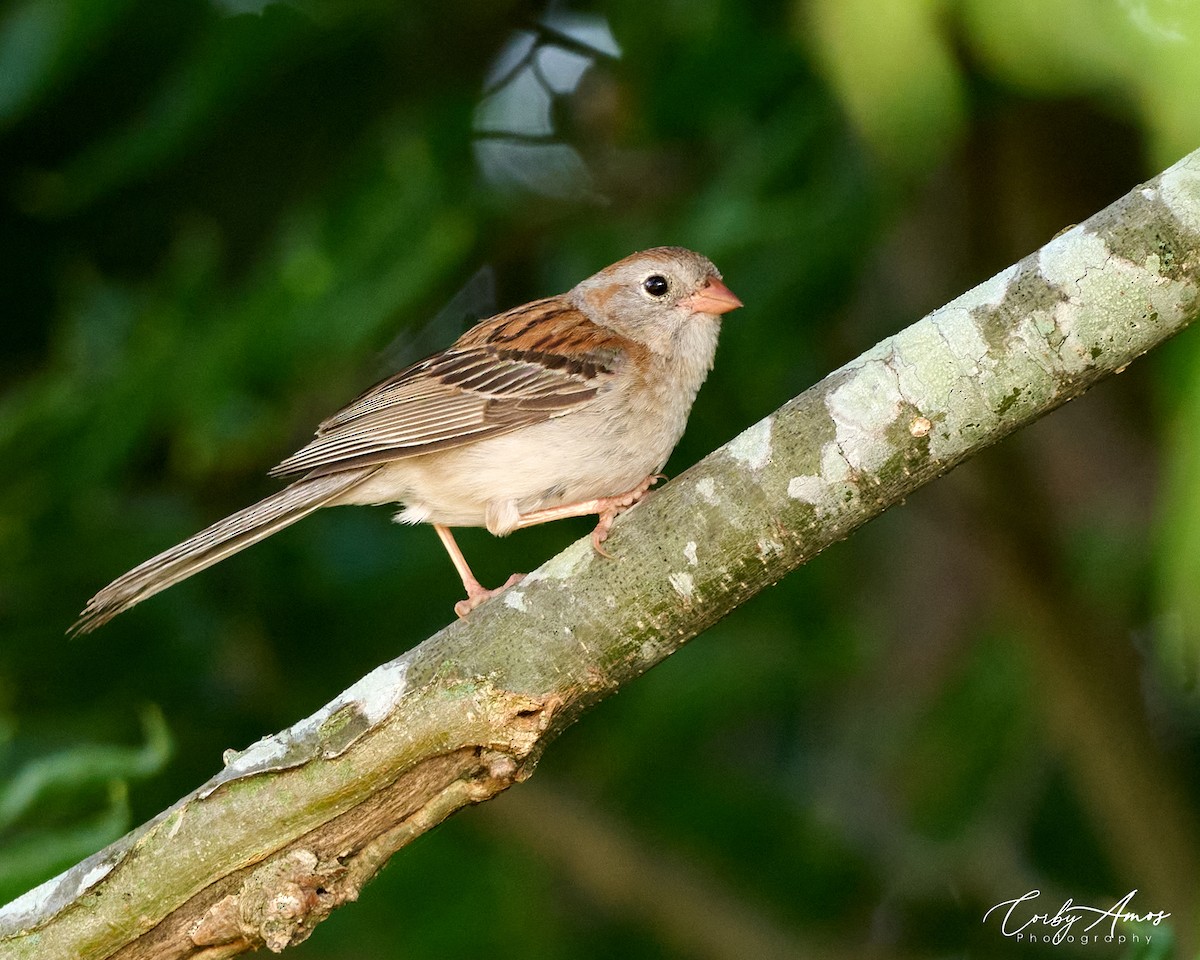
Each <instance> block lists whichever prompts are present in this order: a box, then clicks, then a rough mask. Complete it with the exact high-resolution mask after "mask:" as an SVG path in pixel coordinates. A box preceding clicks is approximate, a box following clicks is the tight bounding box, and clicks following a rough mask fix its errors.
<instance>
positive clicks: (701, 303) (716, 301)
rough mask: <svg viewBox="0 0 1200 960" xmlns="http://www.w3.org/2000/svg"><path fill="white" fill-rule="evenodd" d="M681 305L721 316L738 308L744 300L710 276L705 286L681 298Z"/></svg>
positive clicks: (693, 311)
mask: <svg viewBox="0 0 1200 960" xmlns="http://www.w3.org/2000/svg"><path fill="white" fill-rule="evenodd" d="M679 305H680V306H682V307H687V308H688V309H689V310H691V311H692V313H711V314H713V315H714V316H719V315H720V314H722V313H728V312H729V311H730V310H736V309H737V308H738V307H740V306H741V305H742V301H741V300H739V299H738V298H737V297H736V296H734V294H733V291H732V290H730V289H729V288H728V287H727V286H725V284H723V283H722V282H721V281H720V280H718V279H717V278H716V277H709V278H708V282H706V283H705V284H704V286H702V287H701V288H700V289H699V290H697V291H696V292H695V293H693V294H692V295H691V296H690V297H684V298H683V299H682V300H680V301H679Z"/></svg>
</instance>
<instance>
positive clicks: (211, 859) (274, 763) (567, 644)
mask: <svg viewBox="0 0 1200 960" xmlns="http://www.w3.org/2000/svg"><path fill="white" fill-rule="evenodd" d="M1198 310H1200V152H1197V153H1193V154H1191V155H1190V156H1188V157H1187V158H1185V159H1184V160H1183V161H1181V162H1180V163H1179V164H1177V165H1175V166H1174V167H1172V168H1171V169H1170V170H1168V171H1166V172H1165V173H1163V174H1162V175H1160V176H1159V177H1157V178H1155V179H1154V180H1153V181H1151V182H1149V183H1147V184H1145V185H1143V186H1141V187H1139V188H1138V189H1136V190H1134V191H1133V192H1132V193H1130V194H1129V195H1127V196H1126V197H1124V198H1122V199H1121V200H1119V201H1118V202H1117V203H1115V204H1113V205H1112V206H1111V207H1109V208H1107V209H1106V210H1104V211H1102V212H1101V213H1099V214H1097V215H1096V216H1094V217H1092V218H1091V219H1090V220H1088V221H1087V222H1086V223H1084V224H1081V225H1079V226H1077V227H1074V228H1073V229H1071V230H1069V231H1067V232H1065V233H1063V234H1062V235H1060V236H1058V237H1056V238H1054V239H1053V240H1052V241H1051V242H1050V243H1048V244H1047V245H1046V246H1045V247H1043V248H1042V249H1041V250H1039V251H1038V252H1036V253H1035V254H1032V255H1031V256H1029V257H1026V258H1025V259H1024V260H1022V261H1021V262H1020V263H1018V264H1016V265H1014V266H1012V267H1010V268H1009V269H1007V270H1005V271H1003V272H1002V273H1000V274H999V275H997V276H996V277H994V278H992V279H991V280H989V281H987V282H986V283H984V284H981V285H980V286H979V287H976V288H975V289H974V290H972V291H970V292H969V293H966V294H964V295H963V296H961V297H959V298H958V299H957V300H955V301H954V302H953V303H950V304H949V305H947V306H945V307H943V308H941V309H939V310H936V311H934V312H933V313H932V314H930V315H929V316H927V317H925V318H924V319H923V320H921V321H919V322H918V323H916V324H914V325H913V326H911V327H909V328H907V329H906V330H903V331H901V332H900V333H898V334H896V335H895V336H894V337H891V338H889V339H887V340H885V341H883V342H882V343H880V344H878V345H877V346H875V347H874V348H872V349H871V350H869V351H867V353H865V354H863V355H862V356H861V357H859V358H858V359H856V360H854V361H852V362H851V363H849V364H847V365H846V366H845V367H843V368H841V369H840V370H837V371H835V372H834V373H832V374H830V375H829V376H828V377H826V378H825V379H824V380H823V381H821V382H820V383H819V384H817V385H816V386H814V387H812V388H811V389H809V390H807V391H805V392H804V393H802V394H801V395H800V396H798V397H796V398H795V399H794V400H792V401H790V402H789V403H787V404H785V405H784V406H783V407H782V408H780V409H779V410H778V411H776V412H775V413H774V414H772V415H771V416H769V417H767V418H766V419H764V420H762V421H760V422H759V423H757V424H755V425H754V426H752V427H750V428H749V429H748V430H746V431H745V432H744V433H742V434H741V435H740V436H738V437H735V438H734V439H733V440H731V441H730V442H729V443H728V444H726V445H725V446H724V447H722V448H720V449H719V450H717V451H715V452H714V453H713V454H711V455H710V456H708V457H707V458H706V459H705V460H703V461H702V462H701V463H699V464H697V465H696V466H695V467H693V468H692V469H691V470H689V471H687V472H686V473H685V474H683V475H682V476H681V477H679V478H678V479H677V480H676V481H675V482H674V483H672V484H670V485H668V486H667V487H666V488H665V489H664V490H663V491H662V492H661V493H659V494H658V495H657V496H655V497H653V498H652V499H650V500H649V501H647V502H646V503H644V504H641V505H639V506H638V507H636V508H635V509H633V510H631V511H630V512H629V513H628V514H627V515H625V516H623V517H622V518H621V519H620V520H619V521H618V523H617V524H616V526H615V527H614V530H613V535H612V538H611V540H610V541H609V545H610V548H611V550H612V552H613V553H614V554H615V555H616V556H617V557H618V558H619V559H617V560H616V561H611V560H606V559H604V558H601V557H598V556H597V555H596V554H595V553H594V552H593V551H592V549H591V547H590V545H589V544H588V542H587V541H586V540H583V541H580V542H579V543H576V544H574V545H573V546H571V547H569V548H567V549H566V550H565V551H563V552H562V553H561V554H559V555H558V556H557V557H555V558H553V559H552V560H550V561H549V562H547V563H546V564H544V565H543V566H542V567H541V568H540V569H539V570H537V571H535V572H534V573H532V574H530V575H529V576H528V577H527V578H526V579H525V581H524V582H523V583H521V584H520V585H519V586H517V587H515V588H512V589H510V590H508V591H507V592H506V593H505V594H504V595H503V596H501V597H499V598H497V599H496V600H494V601H492V602H490V603H488V604H486V605H484V606H483V607H481V608H480V609H479V610H477V611H475V612H474V613H473V614H472V615H471V617H470V619H469V620H467V621H462V622H458V623H454V624H452V625H450V626H449V627H447V628H446V629H444V630H442V631H441V632H440V633H438V634H436V635H435V636H433V637H431V638H429V639H428V640H426V641H425V642H424V643H422V644H421V645H420V646H418V647H416V648H415V649H413V650H411V651H409V652H408V653H406V654H404V655H403V656H401V657H399V658H397V659H396V660H394V661H392V662H390V663H387V664H384V665H383V666H381V667H379V668H378V669H376V670H375V671H373V672H372V673H371V674H369V675H368V676H367V677H365V678H363V679H362V680H361V681H359V682H358V683H357V684H355V685H354V686H353V687H351V688H350V689H349V690H347V691H346V692H345V693H343V694H342V695H341V696H340V697H338V698H337V699H336V700H335V701H333V702H332V703H331V704H329V705H328V706H326V707H325V708H323V709H322V710H321V711H319V712H318V713H317V714H315V715H314V716H312V717H310V718H308V719H306V720H303V721H301V722H300V723H298V724H296V725H295V726H293V727H292V728H291V729H289V730H286V731H284V732H283V733H280V734H278V735H276V736H273V737H268V738H266V739H264V740H261V741H259V742H258V743H256V744H254V745H253V746H251V747H250V748H249V749H247V750H245V751H243V752H241V753H234V754H232V755H230V756H228V757H227V758H226V766H225V768H224V769H223V770H222V771H221V772H220V773H219V774H217V775H216V776H215V777H214V778H213V779H212V780H210V781H209V782H208V783H207V784H205V785H204V786H203V787H201V788H200V789H198V790H196V791H195V792H194V793H192V794H190V795H188V796H186V797H184V798H183V799H182V800H180V801H179V802H178V803H176V804H175V805H174V806H173V807H171V808H170V809H169V810H167V811H164V812H163V813H162V814H160V815H159V816H158V817H156V818H154V819H153V820H152V821H150V822H149V823H147V824H145V825H143V826H142V827H140V828H138V829H137V830H135V831H133V832H132V833H130V834H129V835H128V836H126V837H125V838H123V839H122V840H120V841H118V842H117V843H116V844H114V845H112V846H111V847H109V848H108V849H106V850H104V851H101V852H100V853H98V854H96V855H95V856H93V857H90V858H88V859H87V860H85V861H84V862H83V863H81V864H79V865H77V866H76V867H74V868H72V869H71V870H69V871H67V872H66V873H64V874H63V875H62V876H60V877H58V878H56V879H55V880H52V881H49V882H48V883H46V884H43V885H42V886H41V887H39V888H37V889H36V890H33V891H31V892H30V893H29V894H26V895H25V896H24V897H21V898H19V899H18V900H16V901H14V902H13V903H12V904H10V905H9V906H8V907H6V908H4V910H2V911H0V955H2V956H4V957H34V956H36V957H38V958H47V957H78V958H99V957H110V956H118V957H122V958H134V957H138V958H145V957H156V958H166V957H185V956H202V957H205V958H214V957H225V956H232V955H234V954H236V953H239V952H241V951H243V950H246V949H250V948H252V947H255V946H259V945H262V944H266V945H267V946H268V947H270V948H271V949H273V950H280V949H282V948H283V947H284V946H286V945H288V944H289V943H295V942H298V941H299V940H302V939H303V938H304V937H306V936H307V935H308V933H309V932H310V931H311V930H312V928H313V926H314V925H315V924H316V923H318V922H319V921H320V920H321V919H323V918H324V917H325V916H326V915H328V913H329V912H330V911H332V910H333V909H334V908H335V907H337V906H339V905H340V904H342V903H344V902H346V901H348V900H353V899H355V898H356V897H357V895H358V891H359V889H360V888H361V886H362V884H363V883H365V882H366V881H367V880H368V879H370V877H371V876H373V875H374V873H375V872H376V871H377V870H378V869H379V868H380V866H381V865H382V864H383V863H384V862H385V861H386V860H387V859H388V857H389V856H391V854H392V853H394V852H395V851H396V850H397V849H399V848H400V847H402V846H404V845H405V844H406V843H408V842H409V841H410V840H411V839H412V838H413V837H415V836H418V835H419V834H421V833H423V832H424V831H425V830H428V829H429V828H430V827H432V826H434V825H436V824H437V823H439V822H440V821H441V820H442V819H444V818H445V817H446V816H448V815H449V814H451V813H453V812H454V811H455V810H457V809H459V808H460V807H462V806H465V805H467V804H469V803H477V802H480V801H482V800H486V799H488V798H490V797H492V796H494V795H495V794H496V793H498V792H500V791H502V790H504V789H506V788H507V787H508V786H510V785H512V784H513V783H515V782H517V781H519V780H521V779H523V778H524V777H526V776H527V775H528V774H529V773H530V772H531V770H532V768H533V764H534V763H535V762H536V760H537V758H538V756H539V755H540V753H541V751H542V750H543V749H544V748H545V746H546V745H547V743H548V742H549V741H550V740H551V739H553V737H554V736H556V735H557V734H558V733H560V732H561V731H562V730H563V729H564V728H565V727H566V726H567V725H568V724H570V723H571V722H572V721H573V720H574V719H575V718H576V717H577V716H579V714H580V713H581V712H582V711H584V710H585V709H587V708H588V707H590V706H592V705H593V704H595V703H597V702H599V701H600V700H602V699H604V698H605V697H606V696H608V695H609V694H611V693H613V692H614V691H616V690H617V689H618V688H619V687H620V686H621V685H622V684H624V683H627V682H629V681H630V680H632V679H634V678H635V677H637V676H639V675H640V674H642V673H644V672H645V671H646V670H648V669H650V668H651V667H652V666H654V665H655V664H657V663H658V662H660V661H661V660H663V659H664V658H666V657H667V656H669V655H670V654H671V653H673V652H674V651H675V650H677V649H678V648H679V647H680V646H682V645H683V644H684V643H686V642H687V640H689V639H690V638H691V637H693V636H695V635H696V634H697V633H699V632H700V631H702V630H703V629H704V628H706V627H707V626H709V625H710V624H712V623H714V622H715V621H717V620H719V619H720V618H722V617H723V616H725V615H726V614H727V613H729V612H730V611H731V610H733V609H734V608H735V607H737V606H738V605H739V604H740V603H742V602H743V601H744V600H746V599H747V598H748V597H750V596H752V595H753V594H755V593H757V592H758V591H759V590H762V589H763V588H764V587H766V586H768V585H770V584H772V583H774V582H776V581H777V580H779V579H780V578H781V577H783V576H784V575H785V574H786V573H787V572H788V571H790V570H793V569H794V568H796V567H797V566H799V565H800V564H802V563H804V562H805V561H807V560H809V559H810V558H812V557H814V556H816V554H818V553H820V552H821V551H822V550H824V549H825V548H826V547H827V546H829V545H830V544H832V543H834V542H836V541H837V540H840V539H842V538H843V537H846V536H848V535H849V534H850V533H851V532H853V531H854V530H855V529H857V528H858V527H860V526H861V525H862V524H864V523H866V522H867V521H868V520H870V519H872V518H873V517H875V516H877V515H878V514H880V513H881V512H882V511H884V510H886V509H887V508H888V507H890V506H892V505H894V504H896V503H899V502H901V501H903V500H904V498H905V497H907V496H908V495H909V494H911V493H912V492H913V491H914V490H916V489H917V488H918V487H920V486H921V485H922V484H924V483H927V482H929V481H930V480H932V479H934V478H935V477H937V476H939V475H940V474H942V473H945V472H946V471H947V470H949V469H951V468H952V467H954V466H955V465H956V464H958V463H961V462H962V461H963V460H965V459H967V458H968V457H970V456H971V455H973V454H974V453H976V452H978V451H979V450H981V449H983V448H984V447H986V446H988V445H990V444H992V443H995V442H996V441H997V440H999V439H1001V438H1002V437H1004V436H1006V435H1007V434H1009V433H1011V432H1012V431H1013V430H1016V429H1018V428H1019V427H1021V426H1023V425H1025V424H1028V423H1030V422H1032V421H1033V420H1036V419H1037V418H1038V417H1041V416H1043V415H1045V414H1046V413H1048V412H1050V411H1051V410H1053V409H1055V408H1056V407H1058V406H1060V405H1062V404H1063V403H1066V402H1067V401H1068V400H1071V399H1073V398H1074V397H1077V396H1079V395H1080V394H1082V393H1083V392H1084V391H1085V390H1087V388H1088V387H1090V386H1091V385H1092V384H1094V383H1095V382H1096V381H1098V380H1100V379H1102V378H1104V377H1107V376H1110V375H1111V374H1114V373H1119V372H1121V371H1122V370H1124V369H1125V367H1126V366H1127V365H1128V364H1129V363H1130V362H1131V361H1132V360H1134V359H1135V358H1136V357H1138V356H1140V355H1141V354H1143V353H1145V352H1146V351H1147V350H1149V349H1151V348H1152V347H1154V346H1156V345H1158V344H1159V343H1161V342H1163V341H1164V340H1166V339H1168V338H1169V337H1171V336H1172V335H1174V334H1175V333H1177V332H1178V331H1179V330H1181V329H1183V327H1184V326H1186V325H1187V324H1188V323H1189V322H1190V321H1191V320H1192V319H1193V318H1194V317H1195V316H1196V314H1197V312H1198ZM930 602H931V603H935V602H937V597H936V584H931V585H930ZM1185 832H1186V831H1185Z"/></svg>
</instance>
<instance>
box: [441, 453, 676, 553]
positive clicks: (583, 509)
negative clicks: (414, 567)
mask: <svg viewBox="0 0 1200 960" xmlns="http://www.w3.org/2000/svg"><path fill="white" fill-rule="evenodd" d="M665 479H666V477H664V476H663V475H662V474H661V473H656V474H654V475H653V476H649V477H647V478H646V479H645V480H643V481H642V482H641V483H639V484H638V485H637V486H636V487H634V488H633V489H632V490H626V491H625V492H624V493H618V494H617V495H616V496H614V497H600V498H599V499H598V500H583V501H581V502H580V503H567V504H563V505H562V506H561V507H547V508H546V509H545V510H534V511H533V512H532V513H526V514H522V515H521V519H520V521H519V522H518V523H517V527H518V529H519V528H521V527H532V526H534V525H535V524H539V523H548V522H550V521H551V520H563V519H565V518H566V517H586V516H588V515H589V514H593V513H596V514H599V515H600V522H599V523H597V524H596V529H594V530H593V531H592V547H593V548H594V549H595V551H596V552H597V553H598V554H600V555H601V556H603V557H609V556H611V554H610V553H609V552H608V551H607V550H605V549H604V547H602V546H601V544H602V543H604V541H605V540H607V539H608V531H609V528H610V527H612V525H613V521H614V520H616V519H617V517H618V515H620V514H622V513H624V512H625V511H626V510H628V509H629V508H630V507H632V506H633V505H634V504H635V503H637V502H638V501H639V500H641V499H642V497H644V496H645V495H646V491H648V490H649V489H650V488H651V487H652V486H654V484H655V483H657V482H658V481H659V480H665ZM460 572H461V571H460Z"/></svg>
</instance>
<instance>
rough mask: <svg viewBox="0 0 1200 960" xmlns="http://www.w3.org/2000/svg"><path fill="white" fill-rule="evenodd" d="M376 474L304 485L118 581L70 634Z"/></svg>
mask: <svg viewBox="0 0 1200 960" xmlns="http://www.w3.org/2000/svg"><path fill="white" fill-rule="evenodd" d="M374 472H375V470H374V468H370V467H368V468H365V469H361V470H347V471H344V472H340V473H334V474H329V475H327V476H324V477H314V478H313V479H311V480H300V481H297V482H296V483H293V484H292V485H291V486H289V487H285V488H284V489H283V490H280V491H279V492H278V493H275V494H272V495H271V496H269V497H267V498H266V499H265V500H260V501H259V502H258V503H256V504H254V505H253V506H250V507H247V508H246V509H245V510H239V511H238V512H237V513H235V514H233V515H232V516H229V517H226V518H225V519H224V520H221V521H218V522H217V523H214V524H213V525H212V526H211V527H208V528H206V529H204V530H201V531H200V532H199V533H197V534H196V535H195V536H193V537H189V538H188V539H187V540H184V541H183V542H182V543H179V544H176V545H175V546H173V547H171V549H170V550H164V551H163V552H162V553H160V554H158V556H155V557H151V558H150V559H149V560H147V561H146V562H145V563H143V564H140V565H139V566H136V567H134V568H133V569H132V570H130V571H129V572H128V573H126V574H125V575H124V576H121V577H118V578H117V579H116V580H114V581H113V582H112V583H110V584H109V585H108V586H107V587H105V588H104V589H103V590H101V591H100V592H99V593H98V594H96V595H95V596H94V597H92V599H91V600H89V601H88V602H87V606H86V607H84V609H83V613H81V614H80V615H79V620H78V621H76V623H75V624H74V626H72V627H71V629H70V631H68V632H69V633H71V634H74V635H78V634H84V633H91V632H92V631H93V630H95V629H96V628H97V627H100V626H103V625H104V624H106V623H108V621H109V620H111V619H112V618H113V617H115V616H116V615H117V614H119V613H124V612H125V611H126V610H128V609H129V608H130V607H132V606H134V605H135V604H138V603H141V602H142V601H143V600H145V599H146V598H147V597H151V596H153V595H154V594H156V593H158V592H159V591H160V590H165V589H166V588H167V587H169V586H172V585H173V584H176V583H178V582H179V581H180V580H186V579H187V578H188V577H190V576H191V575H192V574H193V573H199V572H200V571H201V570H204V569H205V568H207V567H211V566H212V565H213V564H214V563H217V562H219V561H221V560H224V559H225V558H226V557H228V556H230V555H231V554H234V553H237V552H238V551H239V550H244V549H245V548H246V547H248V546H250V545H251V544H253V543H258V541H259V540H262V539H264V538H265V537H269V536H270V535H271V534H273V533H275V532H276V531H278V530H282V529H283V528H284V527H286V526H289V525H290V524H293V523H295V522H296V521H297V520H299V519H301V518H302V517H306V516H308V515H309V514H310V513H312V512H313V511H314V510H316V509H318V508H319V507H323V506H325V505H327V504H328V503H329V502H330V501H331V500H333V499H335V498H336V497H337V496H338V495H339V494H342V493H345V492H346V491H347V490H349V489H350V488H351V487H353V486H355V485H356V484H358V483H361V482H362V481H363V480H365V479H366V478H367V477H368V476H370V475H371V474H372V473H374Z"/></svg>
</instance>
